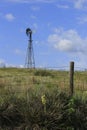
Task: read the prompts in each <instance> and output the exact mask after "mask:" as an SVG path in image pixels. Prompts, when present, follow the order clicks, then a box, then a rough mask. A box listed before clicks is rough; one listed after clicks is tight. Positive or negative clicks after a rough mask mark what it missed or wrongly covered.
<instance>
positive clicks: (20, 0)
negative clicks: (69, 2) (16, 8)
mask: <svg viewBox="0 0 87 130" xmlns="http://www.w3.org/2000/svg"><path fill="white" fill-rule="evenodd" d="M7 1H8V2H16V3H37V2H41V3H52V2H55V1H56V0H7Z"/></svg>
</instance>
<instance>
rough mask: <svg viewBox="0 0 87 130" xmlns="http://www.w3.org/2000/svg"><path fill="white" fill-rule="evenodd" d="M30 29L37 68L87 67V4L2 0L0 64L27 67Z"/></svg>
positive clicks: (85, 0) (74, 0) (69, 0)
mask: <svg viewBox="0 0 87 130" xmlns="http://www.w3.org/2000/svg"><path fill="white" fill-rule="evenodd" d="M28 27H29V28H31V29H32V31H33V36H32V37H33V47H34V56H35V64H36V67H62V66H68V65H69V62H70V61H74V62H75V65H76V66H77V67H82V68H86V67H87V0H0V64H2V63H4V64H6V65H7V66H23V65H24V64H25V57H26V50H27V45H28V44H27V43H28V37H27V36H26V33H25V32H26V28H28Z"/></svg>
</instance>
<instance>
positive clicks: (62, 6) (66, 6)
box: [57, 4, 69, 9]
mask: <svg viewBox="0 0 87 130" xmlns="http://www.w3.org/2000/svg"><path fill="white" fill-rule="evenodd" d="M57 7H58V8H63V9H68V8H69V6H68V5H63V4H57Z"/></svg>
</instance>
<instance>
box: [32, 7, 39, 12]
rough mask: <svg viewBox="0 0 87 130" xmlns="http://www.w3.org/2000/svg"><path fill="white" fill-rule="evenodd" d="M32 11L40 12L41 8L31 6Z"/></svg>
mask: <svg viewBox="0 0 87 130" xmlns="http://www.w3.org/2000/svg"><path fill="white" fill-rule="evenodd" d="M31 10H33V11H39V10H40V7H39V6H31Z"/></svg>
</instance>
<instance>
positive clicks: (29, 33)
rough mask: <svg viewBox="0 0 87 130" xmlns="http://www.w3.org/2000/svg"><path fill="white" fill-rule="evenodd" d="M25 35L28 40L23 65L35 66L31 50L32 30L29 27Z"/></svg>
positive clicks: (27, 66)
mask: <svg viewBox="0 0 87 130" xmlns="http://www.w3.org/2000/svg"><path fill="white" fill-rule="evenodd" d="M26 35H27V36H28V37H29V40H28V47H27V54H26V61H25V67H26V68H35V60H34V52H33V45H32V31H31V29H30V28H27V29H26Z"/></svg>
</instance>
